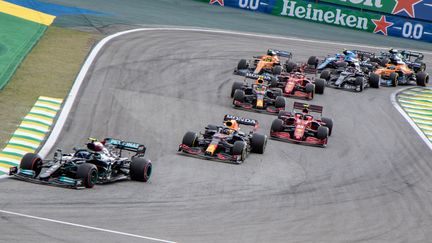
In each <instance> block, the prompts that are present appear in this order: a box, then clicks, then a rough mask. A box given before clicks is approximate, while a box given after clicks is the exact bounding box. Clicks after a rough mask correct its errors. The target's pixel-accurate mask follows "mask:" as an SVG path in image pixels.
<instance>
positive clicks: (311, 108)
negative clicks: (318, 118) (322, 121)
mask: <svg viewBox="0 0 432 243" xmlns="http://www.w3.org/2000/svg"><path fill="white" fill-rule="evenodd" d="M303 109H308V110H309V112H315V113H319V114H320V115H322V112H323V107H322V106H319V105H309V104H307V103H302V102H294V106H293V110H301V111H303Z"/></svg>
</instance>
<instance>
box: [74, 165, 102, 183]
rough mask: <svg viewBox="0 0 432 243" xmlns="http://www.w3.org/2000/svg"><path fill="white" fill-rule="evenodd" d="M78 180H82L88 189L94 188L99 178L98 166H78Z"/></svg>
mask: <svg viewBox="0 0 432 243" xmlns="http://www.w3.org/2000/svg"><path fill="white" fill-rule="evenodd" d="M76 178H77V179H81V180H82V182H83V184H84V186H85V187H86V188H93V187H94V185H95V184H96V182H97V178H98V170H97V168H96V165H94V164H90V163H84V164H81V165H78V168H77V172H76Z"/></svg>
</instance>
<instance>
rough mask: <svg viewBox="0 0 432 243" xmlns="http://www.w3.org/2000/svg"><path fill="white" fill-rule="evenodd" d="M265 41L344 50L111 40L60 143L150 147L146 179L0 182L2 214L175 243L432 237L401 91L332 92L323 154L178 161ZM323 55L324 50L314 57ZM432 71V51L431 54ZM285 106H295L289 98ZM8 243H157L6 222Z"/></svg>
mask: <svg viewBox="0 0 432 243" xmlns="http://www.w3.org/2000/svg"><path fill="white" fill-rule="evenodd" d="M268 47H272V48H278V49H287V50H292V51H293V52H294V59H295V60H297V61H303V60H306V59H307V58H308V57H309V56H310V55H313V54H317V53H334V52H338V51H339V49H340V47H338V46H332V45H325V44H319V43H316V44H314V45H313V48H312V47H311V46H310V44H307V43H302V42H298V41H287V40H277V39H274V40H271V39H263V38H260V37H250V36H249V37H245V36H241V35H232V34H214V33H206V32H202V33H200V32H190V31H146V32H136V33H133V34H129V35H124V36H121V37H118V38H116V39H114V40H113V41H111V42H109V43H108V44H107V45H106V46H105V48H104V49H103V50H102V51H101V53H100V55H98V57H97V58H96V59H95V62H94V64H93V66H92V68H91V69H90V71H89V72H88V75H87V77H86V80H85V82H84V84H83V86H82V87H81V91H80V97H78V99H77V101H76V103H75V105H74V107H73V109H72V111H71V113H70V116H69V119H68V121H67V123H66V126H65V128H64V130H63V132H62V134H61V135H60V137H59V140H58V143H57V144H56V147H60V148H72V147H73V146H76V145H79V144H84V143H85V141H86V138H87V137H105V136H111V137H117V138H123V139H127V140H131V141H137V142H142V143H144V144H146V145H147V147H148V153H147V156H146V157H147V158H150V159H151V160H153V163H154V174H153V175H152V178H151V181H150V182H149V183H138V182H130V181H129V182H121V183H116V184H111V185H101V186H96V187H95V188H94V189H91V190H67V189H62V188H56V187H49V186H41V185H35V184H30V183H25V182H20V181H16V180H12V179H6V180H2V181H0V187H1V188H2V189H1V190H0V198H1V199H2V204H1V205H2V207H1V208H0V209H1V210H7V211H12V212H19V213H23V214H29V215H35V216H40V217H46V218H50V219H56V220H63V221H67V222H72V223H77V224H83V225H88V226H94V227H100V228H104V229H110V230H118V231H122V232H127V233H132V234H137V235H145V236H150V237H156V238H161V239H166V240H172V241H178V242H428V240H430V239H431V238H432V230H431V229H432V215H431V212H432V191H431V188H432V180H431V175H432V168H431V165H430V163H431V160H430V158H431V156H432V152H431V151H430V150H429V149H428V147H427V146H426V145H425V144H424V142H423V141H421V140H420V139H419V136H418V135H417V134H416V133H415V131H414V130H413V129H412V128H411V127H410V126H409V125H408V123H407V122H406V121H405V120H404V118H403V117H402V116H400V114H399V113H398V111H397V110H396V109H395V108H394V107H393V105H392V104H391V102H390V94H391V93H392V92H395V90H396V89H393V88H380V89H379V90H377V89H369V90H366V91H365V92H363V93H351V92H346V91H340V90H334V89H326V90H325V94H324V95H322V96H317V97H316V99H314V100H313V102H312V103H313V104H321V105H323V106H324V114H325V116H328V117H332V118H333V119H334V131H333V134H332V136H331V138H330V141H329V145H328V147H327V148H324V149H323V148H316V147H307V146H300V145H295V144H287V143H282V142H278V141H272V140H270V141H269V142H268V146H267V150H266V151H265V154H264V155H256V154H252V155H251V156H250V157H248V159H247V160H246V162H245V163H244V164H242V165H231V164H226V163H219V162H212V161H205V160H200V159H195V158H190V157H185V156H180V155H178V154H177V152H176V151H177V148H178V145H179V143H180V142H181V139H182V136H183V134H184V133H185V132H186V131H188V130H191V131H197V132H198V131H200V130H202V129H203V127H204V126H205V125H207V124H220V123H221V122H222V118H223V115H225V114H227V113H230V114H235V115H241V116H245V117H250V118H256V119H258V120H259V121H260V123H261V126H262V128H261V131H262V132H263V133H266V134H268V132H269V128H270V125H271V122H272V120H273V119H274V118H275V117H273V116H270V115H264V114H256V113H250V112H246V111H239V110H234V109H232V107H231V99H230V97H229V91H230V89H231V84H232V82H233V81H234V80H241V78H240V77H236V76H233V75H232V70H233V67H235V65H236V64H237V61H238V60H239V59H240V58H245V57H250V56H253V55H257V54H259V51H258V52H257V50H265V49H267V48H268ZM317 50H319V51H317ZM426 61H427V63H428V65H431V56H430V55H427V56H426ZM287 101H288V102H287V103H288V104H287V108H290V107H291V106H292V102H293V100H292V99H287ZM0 216H1V217H0V224H1V225H2V227H1V230H0V232H1V234H2V239H1V240H0V241H4V242H12V241H14V242H30V241H32V242H152V241H146V240H142V239H137V238H133V237H128V236H122V235H116V234H111V233H107V232H100V231H94V230H90V229H83V228H76V227H73V226H66V225H61V224H56V223H52V222H45V221H40V220H35V219H27V218H22V217H16V216H11V215H7V214H0Z"/></svg>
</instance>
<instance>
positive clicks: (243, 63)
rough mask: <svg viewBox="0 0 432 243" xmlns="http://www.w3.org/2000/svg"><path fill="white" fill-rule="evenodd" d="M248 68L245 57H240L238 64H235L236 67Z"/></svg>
mask: <svg viewBox="0 0 432 243" xmlns="http://www.w3.org/2000/svg"><path fill="white" fill-rule="evenodd" d="M247 68H248V63H247V61H246V60H245V59H241V60H240V61H239V62H238V64H237V69H239V70H240V69H247Z"/></svg>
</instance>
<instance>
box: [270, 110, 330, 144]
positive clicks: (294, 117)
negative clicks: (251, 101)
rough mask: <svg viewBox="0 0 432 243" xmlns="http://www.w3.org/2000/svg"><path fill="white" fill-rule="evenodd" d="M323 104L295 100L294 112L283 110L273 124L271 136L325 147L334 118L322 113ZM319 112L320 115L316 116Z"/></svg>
mask: <svg viewBox="0 0 432 243" xmlns="http://www.w3.org/2000/svg"><path fill="white" fill-rule="evenodd" d="M322 110H323V107H322V106H317V105H308V104H305V103H300V102H294V108H293V111H292V112H288V111H281V112H280V113H279V115H278V119H276V120H274V121H273V123H272V126H271V131H270V137H271V138H273V139H277V140H282V141H289V142H294V143H302V144H308V145H316V146H322V147H325V146H326V145H327V140H328V137H329V136H330V135H331V132H332V129H333V120H332V119H329V118H325V117H321V115H322ZM312 113H317V114H318V115H319V116H314V115H312Z"/></svg>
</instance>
